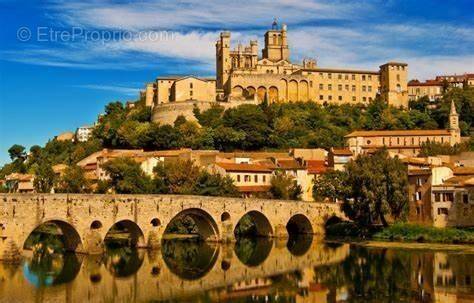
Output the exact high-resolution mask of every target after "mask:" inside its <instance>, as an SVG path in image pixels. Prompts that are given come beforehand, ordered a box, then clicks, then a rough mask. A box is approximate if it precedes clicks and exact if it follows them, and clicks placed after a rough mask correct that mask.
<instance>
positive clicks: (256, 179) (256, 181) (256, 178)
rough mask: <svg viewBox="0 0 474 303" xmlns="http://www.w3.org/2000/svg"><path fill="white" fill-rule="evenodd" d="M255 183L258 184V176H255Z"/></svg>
mask: <svg viewBox="0 0 474 303" xmlns="http://www.w3.org/2000/svg"><path fill="white" fill-rule="evenodd" d="M253 182H255V183H258V175H255V176H253Z"/></svg>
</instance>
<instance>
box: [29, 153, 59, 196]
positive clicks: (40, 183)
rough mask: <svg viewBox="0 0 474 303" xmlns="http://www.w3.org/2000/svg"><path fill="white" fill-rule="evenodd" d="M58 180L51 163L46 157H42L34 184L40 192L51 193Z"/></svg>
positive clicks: (36, 170)
mask: <svg viewBox="0 0 474 303" xmlns="http://www.w3.org/2000/svg"><path fill="white" fill-rule="evenodd" d="M55 181H56V174H55V173H54V170H53V167H52V166H51V163H50V162H49V161H47V160H46V159H42V160H41V161H40V162H39V165H38V166H37V167H36V169H35V179H34V181H33V186H34V188H35V190H36V191H37V192H39V193H50V192H51V189H52V188H53V186H54V184H55Z"/></svg>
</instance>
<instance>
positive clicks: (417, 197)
mask: <svg viewBox="0 0 474 303" xmlns="http://www.w3.org/2000/svg"><path fill="white" fill-rule="evenodd" d="M419 200H421V191H417V192H416V201H419Z"/></svg>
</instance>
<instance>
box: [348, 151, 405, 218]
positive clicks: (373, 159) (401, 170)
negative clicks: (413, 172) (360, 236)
mask: <svg viewBox="0 0 474 303" xmlns="http://www.w3.org/2000/svg"><path fill="white" fill-rule="evenodd" d="M346 173H347V186H348V187H349V188H350V191H349V192H348V193H347V195H346V197H345V199H344V203H343V210H344V212H345V213H346V215H347V216H348V217H349V218H351V219H352V220H354V221H356V222H357V223H359V224H360V225H362V226H370V225H373V224H375V223H377V222H380V223H382V224H383V225H384V226H387V225H388V222H387V219H386V215H390V216H391V217H392V218H393V219H395V220H399V219H403V218H404V217H405V215H406V212H407V207H408V198H407V194H406V193H407V186H408V179H407V173H406V168H405V166H404V164H403V163H402V162H401V161H400V160H399V159H398V158H393V159H392V158H390V157H389V155H388V152H387V151H386V150H379V151H376V152H375V153H374V154H372V155H361V156H359V157H358V158H357V159H356V160H354V161H351V162H349V163H348V164H347V165H346Z"/></svg>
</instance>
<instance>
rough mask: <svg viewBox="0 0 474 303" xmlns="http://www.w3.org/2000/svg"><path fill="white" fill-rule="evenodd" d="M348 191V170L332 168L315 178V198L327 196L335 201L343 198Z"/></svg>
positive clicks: (321, 198)
mask: <svg viewBox="0 0 474 303" xmlns="http://www.w3.org/2000/svg"><path fill="white" fill-rule="evenodd" d="M348 193H349V188H348V186H347V174H346V172H343V171H339V170H330V171H327V172H326V173H324V174H322V175H320V176H318V177H316V178H315V179H314V185H313V198H314V199H315V200H320V201H321V200H324V199H326V198H327V199H330V200H331V201H333V202H335V201H337V200H343V199H344V198H345V197H347V195H348Z"/></svg>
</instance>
